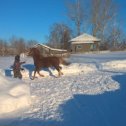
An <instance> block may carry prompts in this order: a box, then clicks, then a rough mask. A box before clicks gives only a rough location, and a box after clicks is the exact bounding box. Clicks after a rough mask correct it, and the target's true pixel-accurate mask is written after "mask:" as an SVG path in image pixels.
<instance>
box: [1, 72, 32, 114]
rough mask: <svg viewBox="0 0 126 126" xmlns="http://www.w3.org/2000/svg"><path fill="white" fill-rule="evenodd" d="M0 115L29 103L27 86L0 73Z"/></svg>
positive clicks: (24, 106) (26, 105)
mask: <svg viewBox="0 0 126 126" xmlns="http://www.w3.org/2000/svg"><path fill="white" fill-rule="evenodd" d="M0 80H1V81H0V116H1V115H2V114H5V113H10V112H13V111H17V110H20V109H22V108H26V107H28V106H29V105H30V90H29V86H28V85H26V84H25V83H23V82H22V81H21V80H18V79H15V80H14V79H12V78H7V77H4V76H3V75H1V74H0Z"/></svg>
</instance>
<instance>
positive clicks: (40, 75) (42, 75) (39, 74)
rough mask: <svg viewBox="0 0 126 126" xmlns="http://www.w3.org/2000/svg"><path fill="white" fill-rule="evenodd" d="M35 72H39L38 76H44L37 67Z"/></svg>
mask: <svg viewBox="0 0 126 126" xmlns="http://www.w3.org/2000/svg"><path fill="white" fill-rule="evenodd" d="M37 73H38V74H39V76H41V77H44V75H43V74H40V70H39V69H38V70H37Z"/></svg>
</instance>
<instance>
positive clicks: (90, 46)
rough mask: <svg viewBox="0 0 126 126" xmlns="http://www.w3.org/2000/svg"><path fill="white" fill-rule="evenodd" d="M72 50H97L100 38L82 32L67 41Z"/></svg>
mask: <svg viewBox="0 0 126 126" xmlns="http://www.w3.org/2000/svg"><path fill="white" fill-rule="evenodd" d="M69 42H70V43H71V51H72V52H88V51H97V50H99V42H100V39H99V38H96V37H94V36H92V35H89V34H86V33H84V34H82V35H80V36H77V37H76V38H73V39H71V40H70V41H69Z"/></svg>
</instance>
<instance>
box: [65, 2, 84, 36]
mask: <svg viewBox="0 0 126 126" xmlns="http://www.w3.org/2000/svg"><path fill="white" fill-rule="evenodd" d="M83 5H84V3H83V1H82V0H76V1H74V2H73V1H71V2H69V3H68V4H67V10H68V11H67V16H68V18H69V19H70V20H72V21H73V22H74V24H75V27H76V32H77V34H76V35H80V34H81V28H82V24H83V23H84V19H85V11H84V6H83Z"/></svg>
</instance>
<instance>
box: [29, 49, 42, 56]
mask: <svg viewBox="0 0 126 126" xmlns="http://www.w3.org/2000/svg"><path fill="white" fill-rule="evenodd" d="M27 55H28V56H33V55H35V56H38V55H40V52H39V50H38V49H37V48H30V49H29V51H28V53H27Z"/></svg>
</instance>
